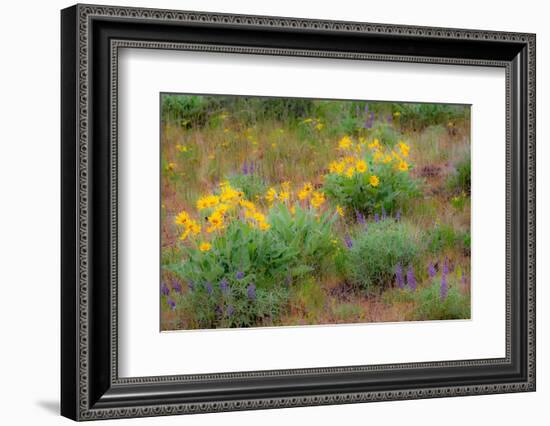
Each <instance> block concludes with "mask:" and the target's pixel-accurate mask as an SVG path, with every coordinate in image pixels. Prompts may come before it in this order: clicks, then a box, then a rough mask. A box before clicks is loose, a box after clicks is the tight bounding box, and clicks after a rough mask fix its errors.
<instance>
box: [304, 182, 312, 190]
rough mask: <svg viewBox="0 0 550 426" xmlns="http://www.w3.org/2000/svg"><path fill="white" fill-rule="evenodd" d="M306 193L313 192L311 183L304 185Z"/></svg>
mask: <svg viewBox="0 0 550 426" xmlns="http://www.w3.org/2000/svg"><path fill="white" fill-rule="evenodd" d="M302 189H303V190H304V191H306V192H311V191H313V185H312V184H311V183H310V182H306V183H304V187H303V188H302Z"/></svg>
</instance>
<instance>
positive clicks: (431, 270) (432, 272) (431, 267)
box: [428, 262, 436, 278]
mask: <svg viewBox="0 0 550 426" xmlns="http://www.w3.org/2000/svg"><path fill="white" fill-rule="evenodd" d="M435 274H436V272H435V266H434V264H433V263H432V262H430V263H429V264H428V275H429V276H430V278H433V277H435Z"/></svg>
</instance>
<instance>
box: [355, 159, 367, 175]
mask: <svg viewBox="0 0 550 426" xmlns="http://www.w3.org/2000/svg"><path fill="white" fill-rule="evenodd" d="M355 168H356V169H357V172H358V173H365V172H366V171H367V163H366V162H365V161H363V160H359V161H358V162H357V163H356V164H355Z"/></svg>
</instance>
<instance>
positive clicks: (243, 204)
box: [239, 200, 256, 212]
mask: <svg viewBox="0 0 550 426" xmlns="http://www.w3.org/2000/svg"><path fill="white" fill-rule="evenodd" d="M239 205H240V206H241V207H244V208H245V209H247V210H250V211H252V212H254V211H256V205H255V204H254V203H253V202H252V201H248V200H240V201H239Z"/></svg>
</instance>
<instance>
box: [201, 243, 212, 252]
mask: <svg viewBox="0 0 550 426" xmlns="http://www.w3.org/2000/svg"><path fill="white" fill-rule="evenodd" d="M211 248H212V245H211V244H210V243H207V242H203V243H200V245H199V250H200V251H209V250H210V249H211Z"/></svg>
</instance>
